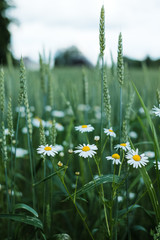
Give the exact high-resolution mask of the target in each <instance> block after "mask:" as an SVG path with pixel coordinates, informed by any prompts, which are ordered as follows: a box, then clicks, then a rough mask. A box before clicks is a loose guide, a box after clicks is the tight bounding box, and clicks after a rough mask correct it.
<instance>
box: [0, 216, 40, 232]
mask: <svg viewBox="0 0 160 240" xmlns="http://www.w3.org/2000/svg"><path fill="white" fill-rule="evenodd" d="M0 218H6V219H10V220H13V221H17V222H22V223H25V224H29V225H32V226H34V227H37V228H40V229H42V230H43V224H42V222H41V221H40V219H38V218H36V217H31V216H26V215H19V214H0Z"/></svg>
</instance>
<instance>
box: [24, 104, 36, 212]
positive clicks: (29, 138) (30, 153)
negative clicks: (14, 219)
mask: <svg viewBox="0 0 160 240" xmlns="http://www.w3.org/2000/svg"><path fill="white" fill-rule="evenodd" d="M25 119H26V125H27V141H28V150H29V160H30V171H31V179H32V185H33V184H34V182H35V181H34V175H33V159H32V151H31V137H30V134H29V126H28V121H27V109H26V107H25ZM32 202H33V208H34V209H36V202H35V188H33V187H32Z"/></svg>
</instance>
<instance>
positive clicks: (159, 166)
mask: <svg viewBox="0 0 160 240" xmlns="http://www.w3.org/2000/svg"><path fill="white" fill-rule="evenodd" d="M153 163H154V166H155V169H156V168H157V167H156V161H154V162H153ZM157 163H158V170H160V162H159V161H158V162H157Z"/></svg>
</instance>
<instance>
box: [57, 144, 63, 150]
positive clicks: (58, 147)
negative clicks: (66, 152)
mask: <svg viewBox="0 0 160 240" xmlns="http://www.w3.org/2000/svg"><path fill="white" fill-rule="evenodd" d="M55 149H56V151H57V152H62V151H63V149H64V147H63V146H62V145H59V144H56V145H55Z"/></svg>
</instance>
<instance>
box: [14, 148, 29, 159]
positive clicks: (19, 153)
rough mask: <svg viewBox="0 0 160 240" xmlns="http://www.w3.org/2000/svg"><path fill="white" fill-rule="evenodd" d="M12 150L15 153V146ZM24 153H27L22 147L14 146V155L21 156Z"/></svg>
mask: <svg viewBox="0 0 160 240" xmlns="http://www.w3.org/2000/svg"><path fill="white" fill-rule="evenodd" d="M12 152H13V153H14V154H15V148H14V147H13V148H12ZM26 154H28V150H26V149H23V148H16V157H17V158H23V157H24V156H25V155H26Z"/></svg>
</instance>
